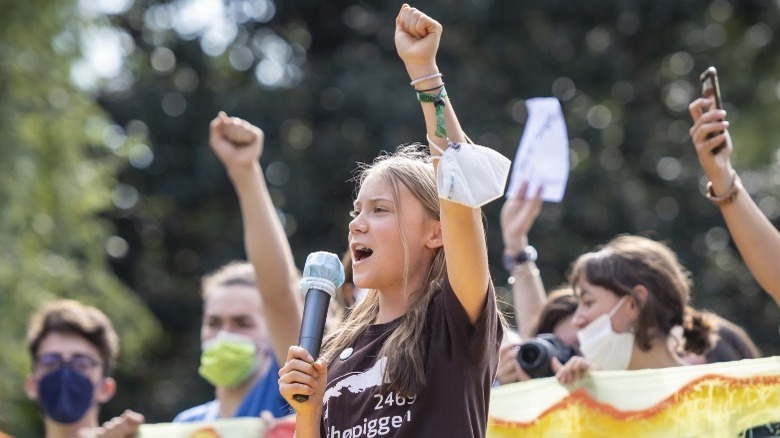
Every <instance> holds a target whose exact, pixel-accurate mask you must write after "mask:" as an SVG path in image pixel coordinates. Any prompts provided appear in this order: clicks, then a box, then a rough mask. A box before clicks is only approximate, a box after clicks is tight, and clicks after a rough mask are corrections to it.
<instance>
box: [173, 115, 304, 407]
mask: <svg viewBox="0 0 780 438" xmlns="http://www.w3.org/2000/svg"><path fill="white" fill-rule="evenodd" d="M210 128H211V129H210V134H211V137H210V144H211V148H212V149H213V150H214V152H215V153H216V155H217V156H218V157H219V159H220V161H221V162H222V163H223V164H224V165H225V168H226V169H227V172H228V175H229V176H230V179H231V181H232V182H233V186H234V188H235V189H236V193H237V194H238V199H239V203H240V205H241V213H242V219H243V222H244V243H245V246H246V251H247V254H248V256H249V260H250V261H251V263H247V262H232V263H229V264H227V265H225V266H223V267H222V268H220V269H218V270H217V271H216V272H214V273H212V274H209V275H207V276H205V277H204V278H203V281H202V285H201V289H202V293H203V299H204V308H203V323H202V326H201V343H202V353H201V363H200V368H199V370H198V371H199V374H200V375H201V376H202V377H203V378H204V379H206V380H207V381H208V382H209V383H211V384H212V385H214V387H215V388H216V391H215V392H216V398H215V399H214V400H212V401H210V402H207V403H205V404H202V405H200V406H196V407H193V408H190V409H187V410H186V411H184V412H182V413H180V414H179V415H177V416H176V417H175V418H174V420H173V421H174V422H192V421H206V420H214V419H218V418H233V417H258V416H260V414H261V413H262V412H263V411H269V412H270V413H271V414H272V415H273V416H274V417H277V418H278V417H282V416H287V415H289V414H292V413H293V411H292V409H291V408H290V407H289V405H288V404H287V402H286V401H285V400H284V399H283V398H282V397H281V395H280V394H279V385H278V383H277V379H278V376H277V373H278V371H279V365H278V364H279V363H283V362H284V361H285V360H286V357H287V349H288V348H289V347H290V345H296V344H297V343H298V332H299V331H300V326H301V318H302V313H303V310H302V309H303V303H302V297H301V294H300V292H298V283H299V281H300V277H299V273H298V271H297V269H296V267H295V262H294V260H293V257H292V250H291V249H290V246H289V243H288V241H287V237H286V235H285V233H284V229H283V227H282V224H281V222H280V221H279V218H278V216H277V214H276V209H275V208H274V206H273V203H272V202H271V197H270V195H269V193H268V188H267V186H266V184H265V177H264V176H263V171H262V168H261V167H260V163H259V158H260V155H261V154H262V150H263V132H262V131H261V130H260V129H259V128H257V127H255V126H253V125H251V124H250V123H248V122H246V121H244V120H241V119H238V118H235V117H228V116H227V115H226V114H225V113H220V114H219V115H218V116H217V117H216V118H215V119H214V121H212V122H211V127H210Z"/></svg>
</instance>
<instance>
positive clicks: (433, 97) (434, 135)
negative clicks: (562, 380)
mask: <svg viewBox="0 0 780 438" xmlns="http://www.w3.org/2000/svg"><path fill="white" fill-rule="evenodd" d="M441 34H442V26H441V24H439V23H438V22H437V21H436V20H434V19H433V18H431V17H429V16H427V15H425V14H423V13H422V12H420V11H419V10H417V9H415V8H412V7H410V6H409V5H407V4H404V5H403V6H402V7H401V11H400V12H399V14H398V17H397V18H396V30H395V44H396V49H397V51H398V55H399V56H400V57H401V59H402V60H403V61H404V64H405V66H406V70H407V72H408V73H409V77H410V78H411V80H412V82H411V85H412V86H414V88H415V89H416V90H417V91H418V99H419V100H420V104H421V106H422V110H423V114H424V115H425V125H426V129H427V132H428V138H429V142H430V144H431V155H432V156H434V157H436V156H437V155H441V154H442V151H443V150H446V149H447V148H448V147H449V146H448V141H447V139H449V140H450V141H451V142H454V143H464V142H466V135H465V134H464V132H463V129H462V128H461V126H460V123H459V122H458V118H457V117H456V116H455V111H454V110H453V108H452V105H451V103H450V101H449V99H448V98H447V95H446V91H445V89H444V81H443V76H442V75H441V73H440V72H439V68H438V66H437V65H436V52H437V51H438V48H439V41H440V39H441ZM504 160H506V159H505V158H504ZM506 161H507V162H508V160H506ZM434 166H436V167H437V172H439V171H440V169H439V167H440V166H438V160H436V161H434ZM466 177H468V175H466ZM502 188H503V186H502ZM440 194H441V186H440ZM441 228H442V237H443V241H444V250H445V254H446V260H447V267H448V268H447V271H448V276H449V280H450V283H451V285H452V289H453V290H454V291H455V294H456V296H457V297H458V299H459V300H460V302H461V304H462V305H463V307H464V309H465V310H466V313H467V314H468V317H469V320H470V321H471V322H472V323H474V322H475V321H476V320H477V318H478V317H479V316H480V314H481V312H482V309H483V308H484V306H485V297H486V295H487V291H488V282H489V272H488V260H487V245H486V243H485V231H484V228H483V226H482V216H481V210H480V208H479V206H477V207H470V206H467V205H464V204H461V203H456V202H451V201H448V200H446V199H441Z"/></svg>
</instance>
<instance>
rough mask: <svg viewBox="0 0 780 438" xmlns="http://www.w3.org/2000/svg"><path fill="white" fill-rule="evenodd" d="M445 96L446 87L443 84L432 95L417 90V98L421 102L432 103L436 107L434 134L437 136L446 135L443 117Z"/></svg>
mask: <svg viewBox="0 0 780 438" xmlns="http://www.w3.org/2000/svg"><path fill="white" fill-rule="evenodd" d="M437 88H438V87H437ZM445 97H447V89H446V88H444V85H442V86H441V91H439V94H438V95H436V96H434V95H432V94H425V93H422V92H420V91H418V92H417V100H419V101H420V102H421V103H431V102H432V103H433V106H434V107H435V108H436V132H434V135H436V136H437V137H439V138H446V137H447V121H446V120H445V119H444V105H445V102H444V98H445Z"/></svg>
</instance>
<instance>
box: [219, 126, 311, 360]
mask: <svg viewBox="0 0 780 438" xmlns="http://www.w3.org/2000/svg"><path fill="white" fill-rule="evenodd" d="M263 142H264V135H263V132H262V131H261V130H260V129H259V128H257V127H256V126H253V125H252V124H250V123H249V122H247V121H245V120H241V119H239V118H236V117H228V116H227V115H226V114H225V113H220V114H219V115H218V116H217V117H216V118H215V119H214V120H213V121H212V122H211V137H210V143H211V148H212V149H213V150H214V152H215V153H216V154H217V156H218V157H219V159H220V161H222V163H223V164H224V165H225V168H226V169H227V171H228V175H229V176H230V180H231V181H232V182H233V187H235V189H236V193H237V194H238V199H239V202H240V204H241V216H242V219H243V222H244V244H245V246H246V252H247V255H248V256H249V261H250V262H251V263H252V265H253V266H254V268H255V273H256V277H257V288H258V289H259V291H260V295H261V296H262V299H263V309H264V313H265V319H266V321H267V323H268V329H269V332H270V336H271V342H272V343H273V346H274V353H275V354H276V359H277V361H278V363H280V364H282V363H284V361H285V359H286V358H287V349H288V348H289V347H290V346H291V345H296V344H297V343H298V332H299V331H300V327H301V318H302V313H303V312H302V304H301V301H302V300H301V299H300V297H299V295H300V293H299V291H298V284H299V276H298V271H297V269H296V267H295V261H294V260H293V256H292V250H291V249H290V244H289V242H288V241H287V236H286V234H285V232H284V229H283V227H282V224H281V222H280V221H279V217H278V216H277V214H276V209H275V208H274V205H273V202H272V201H271V196H270V194H269V193H268V187H267V186H266V183H265V177H264V176H263V171H262V168H261V167H260V163H259V161H258V160H259V158H260V155H261V154H262V151H263Z"/></svg>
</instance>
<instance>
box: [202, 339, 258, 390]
mask: <svg viewBox="0 0 780 438" xmlns="http://www.w3.org/2000/svg"><path fill="white" fill-rule="evenodd" d="M255 365H257V346H256V345H255V342H254V340H252V338H250V337H248V336H245V335H240V334H236V333H227V332H223V333H220V334H219V335H218V336H217V337H216V338H214V339H211V340H209V341H206V342H204V343H203V352H202V353H201V356H200V368H199V369H198V373H199V374H200V375H201V377H203V378H204V379H206V380H207V381H208V382H209V383H211V384H212V385H214V386H218V387H228V388H232V387H235V386H238V385H240V384H242V383H244V381H245V380H246V378H247V377H248V376H249V375H250V374H251V373H252V371H253V370H254V369H255Z"/></svg>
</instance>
